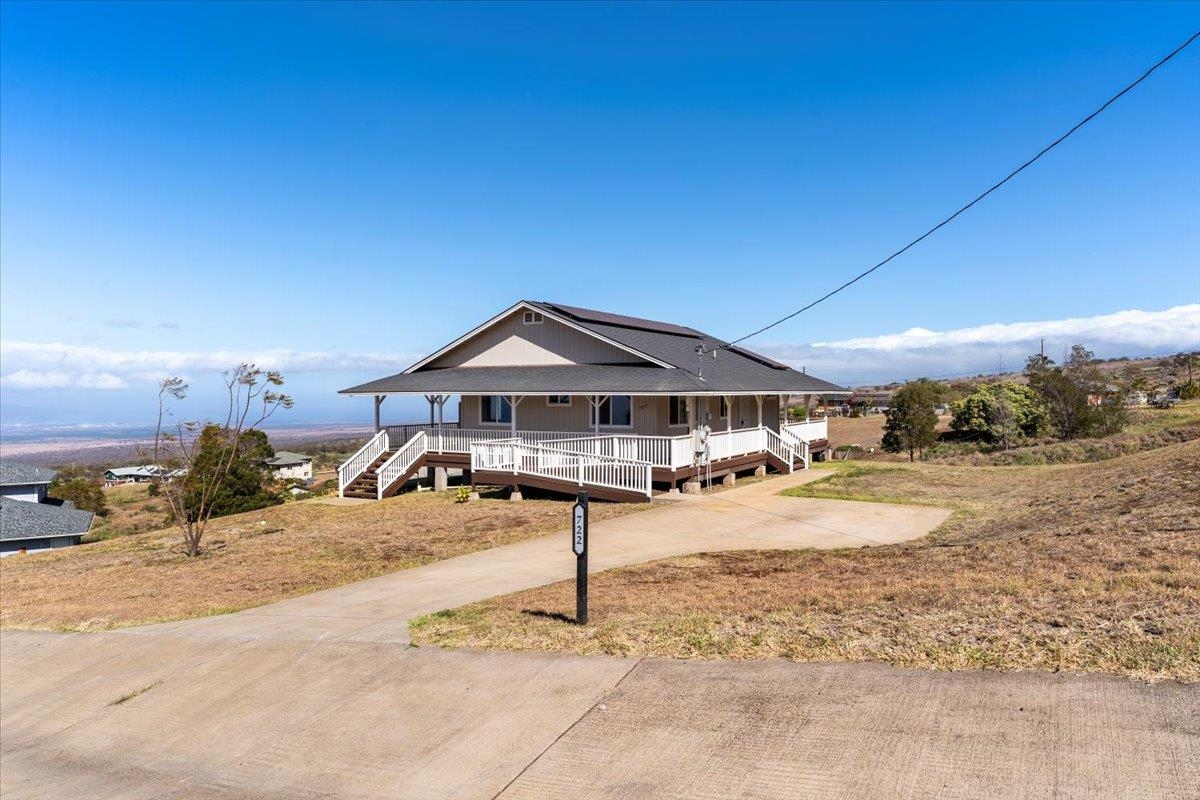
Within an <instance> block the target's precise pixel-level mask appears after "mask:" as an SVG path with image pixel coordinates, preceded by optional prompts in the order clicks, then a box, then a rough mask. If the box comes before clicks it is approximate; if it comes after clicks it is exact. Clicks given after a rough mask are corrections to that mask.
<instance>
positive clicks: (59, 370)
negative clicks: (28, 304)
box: [0, 341, 418, 389]
mask: <svg viewBox="0 0 1200 800" xmlns="http://www.w3.org/2000/svg"><path fill="white" fill-rule="evenodd" d="M417 359H418V356H414V355H411V354H406V353H404V354H381V353H349V354H348V353H332V352H313V351H300V350H288V349H273V350H258V351H250V350H247V351H235V350H216V351H209V352H188V351H176V350H105V349H103V348H99V347H86V346H80V345H70V344H61V343H56V342H50V343H40V342H25V341H5V342H0V361H2V362H3V364H4V368H5V373H4V375H3V376H2V377H0V380H3V382H4V383H5V385H6V386H7V387H9V388H13V389H66V388H80V389H127V388H129V387H130V385H132V384H137V383H140V384H150V383H153V382H155V381H156V380H158V379H160V378H162V377H165V376H168V375H181V376H185V377H186V376H187V375H189V374H190V373H196V372H210V371H221V370H227V369H229V368H231V367H233V366H236V365H237V364H240V363H242V362H248V363H252V364H257V365H258V366H260V367H262V368H263V369H277V370H281V371H282V372H284V373H285V374H291V373H304V372H357V371H389V370H390V371H393V372H395V371H399V370H401V369H404V368H405V367H408V366H409V365H410V364H412V363H413V362H415V361H416V360H417Z"/></svg>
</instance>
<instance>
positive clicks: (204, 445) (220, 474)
mask: <svg viewBox="0 0 1200 800" xmlns="http://www.w3.org/2000/svg"><path fill="white" fill-rule="evenodd" d="M222 378H223V380H224V382H225V388H226V391H227V394H228V406H227V409H226V413H225V421H224V423H221V424H217V423H211V422H210V423H201V422H197V421H183V422H175V423H174V424H173V425H172V424H171V422H170V420H171V419H172V418H173V415H172V411H171V403H172V401H175V400H182V399H184V398H185V397H186V396H187V392H188V384H187V383H186V382H185V381H184V380H183V379H182V378H166V379H164V380H163V381H161V382H160V383H159V390H158V425H157V426H156V428H155V434H154V451H153V458H154V463H155V464H157V465H158V467H159V469H158V470H157V471H156V474H155V477H154V481H155V483H156V484H157V485H158V487H159V493H160V495H161V496H163V497H164V498H166V500H167V504H168V507H169V508H170V511H171V516H172V518H173V519H174V520H175V523H176V525H177V526H178V527H179V531H180V533H181V534H182V536H183V545H184V552H186V553H187V554H188V555H189V556H197V555H199V554H200V544H201V542H202V541H203V539H204V531H205V528H206V527H207V526H208V521H209V519H211V518H212V516H213V514H214V512H215V511H216V510H217V508H218V504H217V499H218V497H219V496H220V495H221V490H222V488H223V487H224V486H225V484H226V481H227V480H228V479H229V476H230V473H231V472H232V471H233V470H234V468H235V467H237V466H239V465H240V464H244V459H245V454H246V451H247V449H248V448H254V447H257V446H259V445H260V444H261V443H260V441H259V439H258V437H256V436H249V435H248V434H249V433H250V429H252V428H256V427H257V426H259V425H261V424H262V423H263V422H265V421H266V420H267V419H268V418H269V417H271V415H272V414H274V413H275V412H276V411H278V410H279V409H281V408H285V409H286V408H291V407H292V398H290V397H288V396H287V395H285V394H282V393H280V392H278V391H276V389H277V388H278V387H280V386H282V385H283V376H282V375H281V374H280V373H278V372H274V371H264V370H261V369H259V368H258V367H256V366H254V365H253V364H239V365H238V366H237V367H236V368H234V369H232V370H229V371H227V372H224V373H222ZM255 433H256V434H258V436H262V434H261V433H259V432H258V431H255ZM263 439H264V440H265V437H263Z"/></svg>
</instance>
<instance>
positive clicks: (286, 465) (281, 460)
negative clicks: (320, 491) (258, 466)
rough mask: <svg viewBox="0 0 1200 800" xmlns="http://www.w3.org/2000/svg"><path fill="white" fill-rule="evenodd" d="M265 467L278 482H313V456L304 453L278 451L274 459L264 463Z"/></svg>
mask: <svg viewBox="0 0 1200 800" xmlns="http://www.w3.org/2000/svg"><path fill="white" fill-rule="evenodd" d="M263 465H264V466H265V467H266V468H267V469H269V470H271V477H272V478H274V479H275V480H277V481H286V480H302V481H311V480H312V477H313V468H312V456H306V455H305V454H304V453H292V452H289V451H287V450H277V451H275V455H274V457H272V458H268V459H266V460H264V461H263Z"/></svg>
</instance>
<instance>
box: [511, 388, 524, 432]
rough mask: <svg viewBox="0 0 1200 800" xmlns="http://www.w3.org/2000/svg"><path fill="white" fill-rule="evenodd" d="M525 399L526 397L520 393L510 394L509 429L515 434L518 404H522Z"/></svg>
mask: <svg viewBox="0 0 1200 800" xmlns="http://www.w3.org/2000/svg"><path fill="white" fill-rule="evenodd" d="M524 399H525V396H524V395H519V394H510V395H509V396H508V407H509V415H508V421H509V426H508V429H509V430H510V431H512V433H513V435H514V436H516V433H517V406H518V405H520V403H521V401H522V400H524Z"/></svg>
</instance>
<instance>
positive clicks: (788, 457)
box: [763, 428, 796, 473]
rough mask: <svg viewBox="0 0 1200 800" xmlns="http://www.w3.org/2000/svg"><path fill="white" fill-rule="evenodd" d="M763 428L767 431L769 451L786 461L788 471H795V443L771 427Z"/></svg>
mask: <svg viewBox="0 0 1200 800" xmlns="http://www.w3.org/2000/svg"><path fill="white" fill-rule="evenodd" d="M763 430H765V431H766V432H767V452H769V453H770V454H771V455H773V456H775V457H776V458H778V459H779V460H780V461H784V462H786V463H787V469H788V472H789V473H790V472H793V471H794V470H795V469H796V447H795V445H794V444H793V443H792V442H791V441H789V440H787V439H785V438H784V437H783V436H780V435H779V434H778V433H776V432H775V431H773V430H771V429H770V428H764V429H763Z"/></svg>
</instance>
